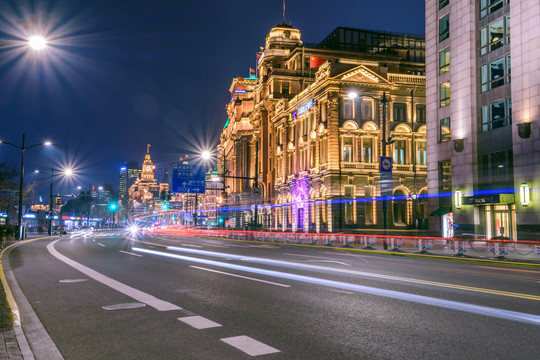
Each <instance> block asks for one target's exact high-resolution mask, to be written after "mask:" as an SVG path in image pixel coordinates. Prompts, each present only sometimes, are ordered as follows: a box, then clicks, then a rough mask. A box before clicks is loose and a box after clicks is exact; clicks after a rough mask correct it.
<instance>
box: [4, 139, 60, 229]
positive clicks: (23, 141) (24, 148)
mask: <svg viewBox="0 0 540 360" xmlns="http://www.w3.org/2000/svg"><path fill="white" fill-rule="evenodd" d="M0 144H6V145H10V146H13V147H15V148H17V149H19V150H21V175H20V178H19V209H18V210H19V211H18V214H17V226H18V227H19V231H18V235H17V239H19V240H20V239H24V233H23V227H22V204H23V184H24V151H25V150H28V149H30V148H33V147H34V146H49V145H52V143H51V142H50V141H45V142H43V143H38V144H33V145H30V146H26V145H25V134H23V135H22V145H21V146H18V145H15V144H13V143H10V142H7V141H1V140H0Z"/></svg>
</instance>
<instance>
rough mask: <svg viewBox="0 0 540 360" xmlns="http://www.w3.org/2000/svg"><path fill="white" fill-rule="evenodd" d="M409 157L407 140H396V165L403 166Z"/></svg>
mask: <svg viewBox="0 0 540 360" xmlns="http://www.w3.org/2000/svg"><path fill="white" fill-rule="evenodd" d="M406 157H407V140H396V142H395V143H394V163H395V164H398V165H403V164H405V162H406Z"/></svg>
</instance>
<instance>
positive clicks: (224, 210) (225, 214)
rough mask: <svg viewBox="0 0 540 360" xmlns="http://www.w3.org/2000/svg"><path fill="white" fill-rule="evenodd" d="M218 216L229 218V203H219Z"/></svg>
mask: <svg viewBox="0 0 540 360" xmlns="http://www.w3.org/2000/svg"><path fill="white" fill-rule="evenodd" d="M219 212H220V216H221V217H222V218H223V219H225V220H226V219H228V218H229V205H221V209H220V211H219Z"/></svg>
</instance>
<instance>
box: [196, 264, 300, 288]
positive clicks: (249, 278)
mask: <svg viewBox="0 0 540 360" xmlns="http://www.w3.org/2000/svg"><path fill="white" fill-rule="evenodd" d="M190 267H191V268H194V269H199V270H205V271H210V272H214V273H218V274H223V275H229V276H234V277H237V278H241V279H247V280H253V281H258V282H262V283H265V284H270V285H276V286H281V287H291V285H286V284H280V283H276V282H272V281H267V280H262V279H255V278H252V277H248V276H242V275H237V274H231V273H226V272H223V271H218V270H213V269H207V268H203V267H199V266H193V265H192V266H190Z"/></svg>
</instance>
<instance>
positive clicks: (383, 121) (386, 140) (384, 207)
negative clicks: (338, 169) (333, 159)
mask: <svg viewBox="0 0 540 360" xmlns="http://www.w3.org/2000/svg"><path fill="white" fill-rule="evenodd" d="M357 95H358V94H356V93H355V92H350V93H349V97H350V98H355V97H356V96H357ZM359 96H361V97H369V98H371V99H373V100H375V101H377V102H379V103H381V105H382V119H381V127H382V140H381V143H382V156H383V157H386V146H388V145H390V144H392V143H393V142H394V140H392V138H386V103H388V102H389V101H390V100H388V98H387V97H386V92H383V94H382V97H381V98H377V97H374V96H371V95H364V94H362V95H359ZM379 171H380V169H379ZM381 195H382V194H381ZM386 201H387V200H386V196H382V215H383V219H382V220H383V233H384V235H386V233H387V230H388V223H387V219H386V217H387V216H386V215H387V212H388V207H387V203H386ZM383 246H384V249H385V250H386V249H388V244H387V243H386V238H384V242H383Z"/></svg>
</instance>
